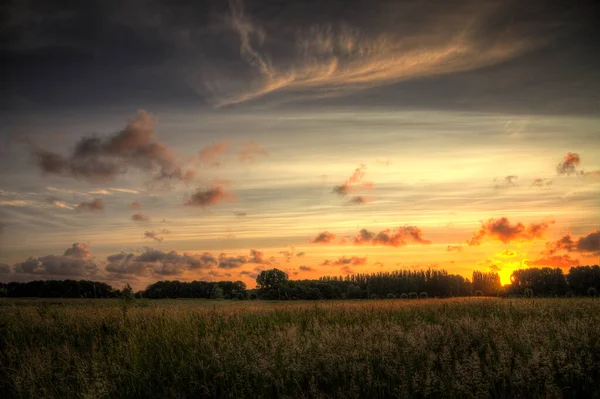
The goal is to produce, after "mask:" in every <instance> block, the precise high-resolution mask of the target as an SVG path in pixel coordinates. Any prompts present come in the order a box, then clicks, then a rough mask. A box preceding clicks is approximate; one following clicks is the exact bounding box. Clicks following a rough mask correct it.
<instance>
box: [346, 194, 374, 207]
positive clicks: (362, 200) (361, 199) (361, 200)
mask: <svg viewBox="0 0 600 399" xmlns="http://www.w3.org/2000/svg"><path fill="white" fill-rule="evenodd" d="M369 202H371V197H365V196H364V195H356V196H354V197H352V198H350V200H349V201H348V204H350V205H364V204H366V203H369Z"/></svg>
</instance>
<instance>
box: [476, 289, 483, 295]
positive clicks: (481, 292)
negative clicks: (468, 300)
mask: <svg viewBox="0 0 600 399" xmlns="http://www.w3.org/2000/svg"><path fill="white" fill-rule="evenodd" d="M475 296H483V291H481V290H477V291H475Z"/></svg>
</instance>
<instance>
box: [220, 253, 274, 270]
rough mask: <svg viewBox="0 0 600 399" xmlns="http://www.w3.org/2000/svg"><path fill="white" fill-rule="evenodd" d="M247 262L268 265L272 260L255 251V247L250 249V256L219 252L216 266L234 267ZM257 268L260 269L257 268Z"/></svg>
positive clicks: (223, 267)
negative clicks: (229, 254)
mask: <svg viewBox="0 0 600 399" xmlns="http://www.w3.org/2000/svg"><path fill="white" fill-rule="evenodd" d="M247 263H254V264H261V265H270V264H271V263H272V260H271V259H267V258H266V257H265V254H264V253H263V252H261V251H257V250H256V249H251V250H250V256H245V255H238V256H227V255H226V254H224V253H222V254H220V255H219V265H218V266H219V267H220V268H222V269H236V268H238V267H242V266H243V265H245V264H247ZM259 270H262V269H260V268H259Z"/></svg>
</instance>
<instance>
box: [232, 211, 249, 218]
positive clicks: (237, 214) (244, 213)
mask: <svg viewBox="0 0 600 399" xmlns="http://www.w3.org/2000/svg"><path fill="white" fill-rule="evenodd" d="M233 214H234V215H235V216H237V217H239V218H243V217H244V216H248V214H247V213H246V212H233Z"/></svg>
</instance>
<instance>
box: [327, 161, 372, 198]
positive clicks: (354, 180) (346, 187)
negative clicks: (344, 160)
mask: <svg viewBox="0 0 600 399" xmlns="http://www.w3.org/2000/svg"><path fill="white" fill-rule="evenodd" d="M366 168H367V167H366V166H365V165H360V167H358V168H356V169H355V170H354V173H352V175H351V176H350V177H349V178H348V179H347V180H346V181H345V182H344V183H342V184H341V185H339V186H335V187H334V188H333V192H334V193H336V194H338V195H341V196H345V195H348V193H351V192H354V191H360V190H370V189H372V188H373V183H371V182H365V181H363V179H364V177H365V169H366ZM355 198H357V197H355ZM351 201H352V200H351Z"/></svg>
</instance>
